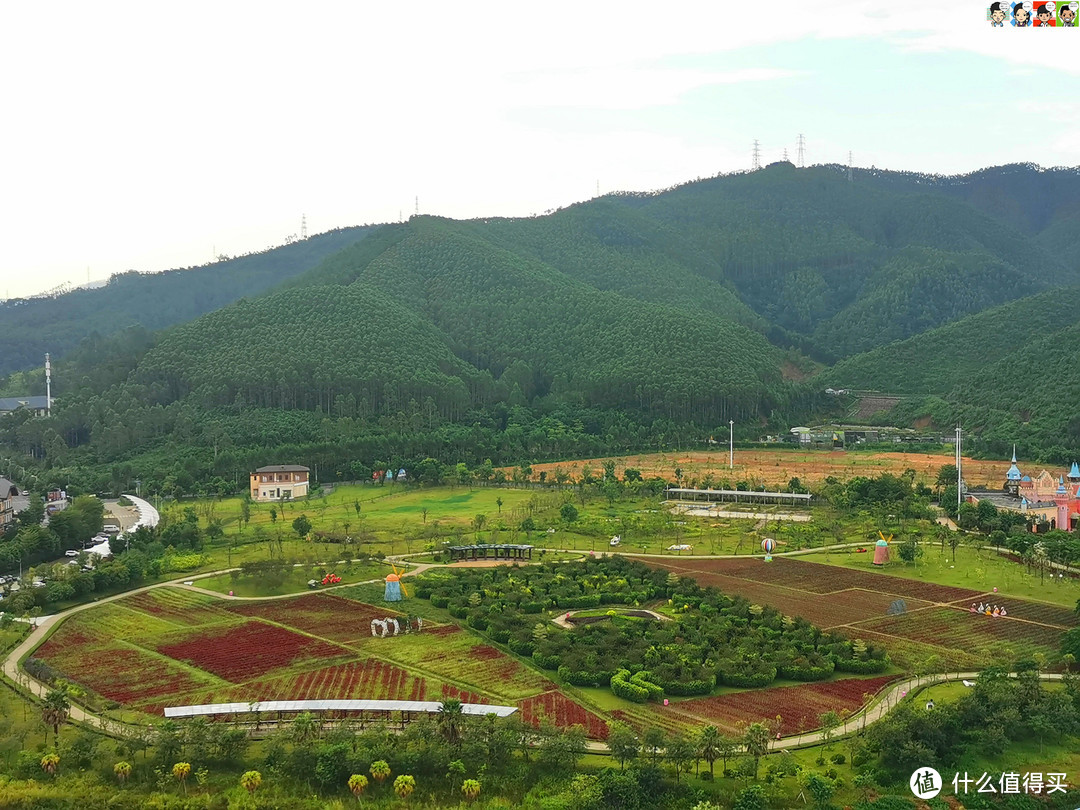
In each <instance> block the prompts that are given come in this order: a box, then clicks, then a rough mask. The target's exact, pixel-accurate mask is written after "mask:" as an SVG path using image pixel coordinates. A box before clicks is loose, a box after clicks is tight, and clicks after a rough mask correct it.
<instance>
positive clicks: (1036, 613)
mask: <svg viewBox="0 0 1080 810" xmlns="http://www.w3.org/2000/svg"><path fill="white" fill-rule="evenodd" d="M972 601H977V602H987V601H989V602H992V603H994V604H999V605H1004V607H1005V609H1006V610H1007V611H1008V613H1009V615H1008V616H1007V617H1006V618H1011V619H1023V620H1024V621H1029V622H1037V623H1039V624H1049V625H1052V626H1054V627H1061V628H1064V629H1066V630H1067V629H1069V628H1071V627H1077V626H1078V625H1080V616H1078V615H1077V614H1076V611H1075V610H1071V609H1069V608H1067V607H1061V606H1060V605H1048V604H1046V603H1045V602H1025V601H1022V600H1013V599H1008V598H1003V597H1002V596H1001V595H1000V594H991V593H987V594H983V595H982V598H980V599H978V600H971V599H965V600H962V601H958V602H953V603H952V604H953V605H954V606H955V607H957V608H959V609H960V610H963V611H970V608H971V604H972ZM991 618H992V617H991Z"/></svg>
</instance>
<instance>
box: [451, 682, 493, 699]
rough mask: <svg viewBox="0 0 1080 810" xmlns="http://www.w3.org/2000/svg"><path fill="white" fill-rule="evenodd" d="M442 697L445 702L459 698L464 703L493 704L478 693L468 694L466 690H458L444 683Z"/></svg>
mask: <svg viewBox="0 0 1080 810" xmlns="http://www.w3.org/2000/svg"><path fill="white" fill-rule="evenodd" d="M442 696H443V699H444V700H445V699H448V698H457V699H458V700H460V701H461V702H462V703H490V702H491V701H490V700H488V699H487V698H486V697H484V696H483V695H480V694H477V693H476V692H467V691H466V690H464V689H458V688H457V687H456V686H453V685H451V684H448V683H444V684H443V685H442Z"/></svg>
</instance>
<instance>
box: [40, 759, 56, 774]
mask: <svg viewBox="0 0 1080 810" xmlns="http://www.w3.org/2000/svg"><path fill="white" fill-rule="evenodd" d="M58 767H60V755H59V754H46V755H45V756H43V757H42V758H41V770H43V771H45V773H47V774H49V776H53V775H54V774H55V773H56V769H57V768H58Z"/></svg>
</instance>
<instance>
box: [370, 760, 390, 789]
mask: <svg viewBox="0 0 1080 810" xmlns="http://www.w3.org/2000/svg"><path fill="white" fill-rule="evenodd" d="M369 770H370V771H371V776H372V777H373V778H374V779H375V781H376V782H378V783H379V784H380V785H381V784H382V783H383V780H384V779H388V778H389V777H390V766H389V765H387V764H386V760H385V759H377V760H375V761H374V762H372V763H371V768H370V769H369Z"/></svg>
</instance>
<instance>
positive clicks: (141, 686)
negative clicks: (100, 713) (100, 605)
mask: <svg viewBox="0 0 1080 810" xmlns="http://www.w3.org/2000/svg"><path fill="white" fill-rule="evenodd" d="M75 618H82V617H75ZM34 658H36V659H39V660H41V661H44V662H45V663H47V664H48V665H49V666H50V667H52V668H53V669H54V670H56V671H57V672H59V673H61V674H62V675H63V677H64V678H66V679H68V680H70V681H72V682H74V683H78V684H80V685H82V686H84V687H86V688H87V689H90V690H92V691H93V692H96V693H97V694H99V695H101V696H102V697H104V698H108V699H109V700H115V701H117V702H118V703H127V702H130V701H132V700H137V699H143V698H146V697H153V696H155V695H169V694H177V693H180V692H189V691H191V690H193V689H199V688H206V687H207V686H210V685H213V684H217V683H220V682H219V681H218V679H217V678H214V677H213V676H211V675H208V674H206V673H201V672H197V671H192V670H190V669H188V668H187V667H185V666H183V665H182V664H179V663H177V662H175V661H170V660H169V659H167V658H163V657H162V656H159V655H154V654H153V653H150V652H147V651H145V650H142V649H139V648H138V647H135V646H133V645H131V644H127V643H125V642H123V641H119V640H116V639H114V638H111V637H107V636H104V635H95V634H94V632H93V631H92V630H89V628H87V627H86V626H85V625H82V624H80V623H78V622H76V621H74V620H69V621H67V622H65V623H64V624H63V625H62V626H61V627H60V628H58V629H57V631H56V632H55V633H53V634H52V636H50V637H49V640H48V641H46V642H45V643H44V644H43V645H41V646H40V647H39V648H38V649H37V651H36V652H35V653H34Z"/></svg>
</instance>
